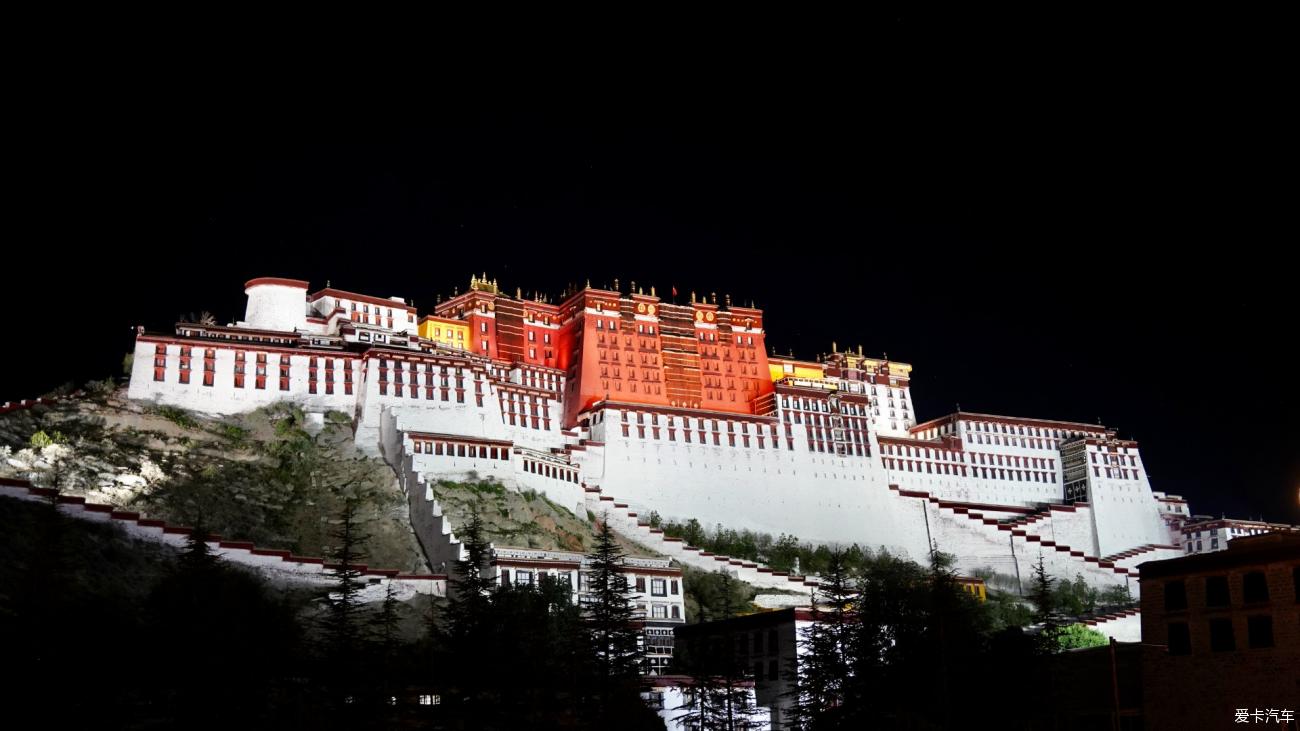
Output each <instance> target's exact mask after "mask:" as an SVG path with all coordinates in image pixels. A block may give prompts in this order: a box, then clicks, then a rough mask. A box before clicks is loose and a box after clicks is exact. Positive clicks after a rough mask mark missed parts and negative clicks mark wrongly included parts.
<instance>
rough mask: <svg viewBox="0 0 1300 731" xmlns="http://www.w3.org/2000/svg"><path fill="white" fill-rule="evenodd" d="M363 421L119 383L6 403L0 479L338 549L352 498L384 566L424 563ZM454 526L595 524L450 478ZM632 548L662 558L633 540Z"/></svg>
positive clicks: (584, 529) (500, 532)
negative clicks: (222, 405) (188, 402)
mask: <svg viewBox="0 0 1300 731" xmlns="http://www.w3.org/2000/svg"><path fill="white" fill-rule="evenodd" d="M353 436H354V435H353V431H352V422H351V418H350V416H349V415H347V414H343V413H339V412H332V413H329V414H326V415H324V418H320V417H319V416H316V417H313V416H309V415H306V414H303V413H302V412H301V411H299V410H297V409H295V408H293V407H291V406H287V405H285V406H273V407H267V408H265V409H259V410H258V411H254V412H252V413H248V414H241V415H237V416H229V417H220V418H214V417H209V416H204V415H200V414H196V413H193V412H189V411H185V410H182V409H176V408H172V407H166V406H151V405H147V404H141V403H136V402H132V401H129V400H127V399H126V398H125V393H124V391H123V390H121V389H117V390H114V389H109V388H101V389H98V390H95V391H92V392H90V393H88V394H87V395H85V396H82V397H78V398H68V399H64V400H60V401H55V402H53V403H49V404H38V405H36V406H33V407H31V408H26V409H19V410H15V411H10V412H8V413H4V414H0V476H6V477H17V478H23V479H30V480H31V481H32V482H33V483H35V484H37V485H39V486H43V487H53V488H57V489H59V490H60V491H63V492H65V493H67V494H70V495H79V496H83V497H85V498H86V499H87V500H89V501H91V502H98V503H107V504H111V505H115V506H119V507H121V508H123V509H128V510H134V511H137V512H140V513H142V514H144V515H147V516H148V517H151V518H158V519H161V520H165V521H167V522H170V523H176V524H181V525H193V524H194V523H195V522H197V521H200V520H201V521H202V522H203V523H204V524H205V525H206V526H207V527H208V529H209V530H210V531H213V532H215V533H218V534H220V535H222V536H223V537H226V538H230V539H237V540H244V541H252V542H254V543H256V544H257V545H258V546H259V547H264V548H280V549H287V550H290V551H293V552H294V553H296V554H299V555H307V556H321V555H326V554H327V553H328V552H329V549H330V545H331V533H332V532H333V528H334V525H335V521H336V520H337V518H338V516H339V514H340V513H341V511H342V508H343V505H344V503H345V501H347V500H353V501H355V502H356V503H357V505H358V506H359V510H358V514H359V517H360V519H361V522H362V527H363V530H364V531H365V533H367V534H368V535H369V539H368V541H367V542H366V546H365V553H366V559H365V561H366V562H367V563H369V564H370V565H372V566H382V567H385V568H396V569H400V570H402V571H408V572H426V571H428V570H429V569H428V567H427V565H426V563H425V560H424V557H423V554H422V552H421V551H420V548H419V544H418V543H417V542H416V540H415V537H414V535H413V534H412V533H411V529H410V521H409V518H408V515H407V507H406V500H405V497H404V496H403V495H402V493H401V489H400V488H399V487H398V484H397V481H396V478H395V476H394V475H393V472H392V470H391V469H390V468H389V467H388V465H386V464H385V463H384V462H383V460H381V459H378V458H374V457H366V456H363V455H361V454H359V453H358V452H357V450H356V449H355V447H354V446H353ZM435 493H436V495H437V497H438V500H439V502H440V503H441V504H442V505H443V508H444V510H445V511H446V512H447V514H448V515H449V516H450V517H451V519H452V524H453V525H457V526H459V525H464V523H465V521H466V520H468V517H469V515H470V513H471V512H474V511H477V512H479V513H480V514H481V515H482V516H483V519H484V523H485V527H486V529H487V530H486V533H487V538H488V540H490V541H492V542H494V543H496V544H497V545H501V546H518V547H526V548H539V549H548V550H566V551H586V550H587V549H588V548H590V546H591V539H592V533H593V525H592V521H591V517H590V516H588V515H574V514H573V513H571V512H570V511H568V510H566V509H564V508H562V507H559V506H557V505H555V504H554V503H552V502H550V501H549V500H547V499H546V497H545V496H543V495H540V494H538V493H534V492H525V493H518V492H515V491H513V490H509V489H506V488H505V487H504V486H502V485H501V484H499V483H495V482H491V481H469V482H466V483H453V482H440V483H438V485H437V486H436V487H435ZM625 548H626V549H627V550H628V552H629V553H631V554H634V555H654V554H653V553H652V552H650V551H648V550H646V549H644V548H641V547H640V546H637V545H635V544H632V543H625Z"/></svg>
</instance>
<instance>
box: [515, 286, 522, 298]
mask: <svg viewBox="0 0 1300 731" xmlns="http://www.w3.org/2000/svg"><path fill="white" fill-rule="evenodd" d="M523 298H524V288H523V287H515V299H517V300H521V299H523Z"/></svg>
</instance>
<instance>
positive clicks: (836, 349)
mask: <svg viewBox="0 0 1300 731" xmlns="http://www.w3.org/2000/svg"><path fill="white" fill-rule="evenodd" d="M831 352H832V353H838V352H840V348H839V346H838V345H836V344H835V341H834V340H832V341H831Z"/></svg>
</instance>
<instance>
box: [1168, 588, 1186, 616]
mask: <svg viewBox="0 0 1300 731" xmlns="http://www.w3.org/2000/svg"><path fill="white" fill-rule="evenodd" d="M1186 608H1187V585H1186V584H1184V583H1183V582H1182V581H1167V582H1165V611H1166V612H1176V611H1178V610H1181V609H1186Z"/></svg>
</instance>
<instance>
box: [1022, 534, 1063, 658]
mask: <svg viewBox="0 0 1300 731" xmlns="http://www.w3.org/2000/svg"><path fill="white" fill-rule="evenodd" d="M1033 582H1034V583H1033V589H1032V590H1031V591H1030V594H1029V598H1030V600H1031V601H1033V603H1034V623H1035V624H1037V625H1038V626H1039V627H1041V629H1040V630H1039V632H1038V635H1037V637H1036V639H1035V642H1034V648H1035V650H1036V651H1037V653H1038V654H1039V655H1051V654H1053V653H1055V652H1056V651H1057V650H1059V649H1060V642H1059V635H1060V634H1061V627H1062V626H1064V624H1065V617H1064V616H1063V615H1062V614H1061V611H1060V608H1059V607H1058V606H1057V603H1056V594H1055V592H1054V585H1055V583H1056V581H1055V579H1053V578H1052V577H1050V576H1048V575H1047V567H1046V566H1045V565H1044V564H1043V557H1042V556H1039V557H1038V563H1036V564H1034V578H1033Z"/></svg>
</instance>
